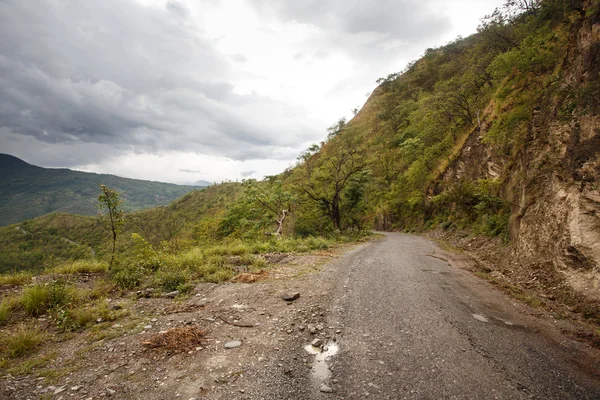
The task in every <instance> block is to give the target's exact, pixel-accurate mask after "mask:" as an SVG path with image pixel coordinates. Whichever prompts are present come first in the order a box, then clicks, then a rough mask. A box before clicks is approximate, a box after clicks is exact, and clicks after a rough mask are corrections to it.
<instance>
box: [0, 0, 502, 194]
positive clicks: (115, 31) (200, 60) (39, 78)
mask: <svg viewBox="0 0 600 400" xmlns="http://www.w3.org/2000/svg"><path fill="white" fill-rule="evenodd" d="M502 2H503V1H502V0H477V1H474V0H473V1H468V0H395V1H394V0H372V1H366V0H293V1H292V0H102V1H96V0H0V37H1V38H2V40H0V153H8V154H12V155H15V156H17V157H20V158H23V159H24V160H26V161H27V162H29V163H32V164H36V165H41V166H45V167H66V168H72V169H79V170H83V171H91V172H102V173H112V174H116V175H120V176H125V177H131V178H140V179H149V180H159V181H165V182H174V183H194V182H197V181H201V180H204V181H210V182H220V181H222V180H228V179H231V180H236V179H243V178H246V177H255V178H262V177H263V176H264V175H269V174H275V173H278V172H281V171H282V170H283V169H285V168H286V167H287V166H289V165H290V164H291V163H292V162H293V160H295V158H296V157H297V155H298V154H299V153H300V152H301V151H302V150H303V149H305V148H307V147H308V146H309V145H310V144H311V143H316V142H319V141H321V140H323V139H324V138H325V136H326V129H327V127H328V126H330V125H332V124H333V123H334V122H335V121H336V120H337V119H339V118H340V117H342V116H346V117H350V115H351V111H350V110H351V109H352V108H354V107H357V106H362V105H363V103H364V101H365V100H366V96H367V95H368V94H369V93H370V92H371V91H372V90H373V89H374V88H375V80H377V78H379V77H382V76H386V75H388V74H389V73H392V72H397V71H399V70H402V69H403V68H404V66H405V65H406V64H407V63H408V62H409V61H411V60H414V59H416V58H418V57H419V55H421V54H423V52H424V50H425V49H426V48H428V47H437V46H440V45H443V44H445V43H447V42H449V41H451V40H453V39H455V38H456V37H457V36H458V35H462V36H467V35H469V34H471V33H473V32H475V29H476V27H477V25H478V23H479V19H480V18H481V17H482V16H483V15H485V14H489V13H490V12H491V11H492V10H493V9H494V8H495V7H496V6H498V5H500V4H501V3H502Z"/></svg>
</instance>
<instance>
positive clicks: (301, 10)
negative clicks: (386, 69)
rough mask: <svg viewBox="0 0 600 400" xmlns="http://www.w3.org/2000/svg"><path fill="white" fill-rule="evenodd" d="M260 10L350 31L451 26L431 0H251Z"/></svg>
mask: <svg viewBox="0 0 600 400" xmlns="http://www.w3.org/2000/svg"><path fill="white" fill-rule="evenodd" d="M252 2H253V3H254V4H256V5H257V6H259V7H261V8H262V9H263V10H275V12H276V13H278V14H280V15H281V16H282V17H284V18H287V19H291V20H296V21H298V22H302V23H310V24H313V25H316V26H319V27H322V28H324V29H331V30H339V31H343V32H346V33H350V34H356V33H362V32H378V33H383V34H386V35H390V37H400V38H402V39H407V40H409V39H412V40H414V39H419V40H421V39H423V38H426V37H431V36H437V35H439V34H440V33H442V32H444V31H445V30H447V29H449V28H450V21H449V20H448V19H447V18H445V17H443V16H441V15H439V14H438V13H437V12H436V8H435V7H431V6H432V4H435V1H433V0H401V1H394V0H373V1H364V0H297V1H288V0H252Z"/></svg>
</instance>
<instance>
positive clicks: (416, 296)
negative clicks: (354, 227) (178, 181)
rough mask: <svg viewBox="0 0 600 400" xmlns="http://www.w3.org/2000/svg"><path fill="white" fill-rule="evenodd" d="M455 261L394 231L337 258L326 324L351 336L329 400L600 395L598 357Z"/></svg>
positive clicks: (336, 362)
mask: <svg viewBox="0 0 600 400" xmlns="http://www.w3.org/2000/svg"><path fill="white" fill-rule="evenodd" d="M448 258H449V255H448V254H445V253H444V252H442V251H441V250H440V249H439V248H438V247H437V246H436V245H434V244H433V243H432V242H431V241H429V240H427V239H424V238H421V237H416V236H410V235H403V234H387V235H386V237H385V238H384V239H382V240H380V241H378V242H375V243H373V244H371V245H369V246H366V247H364V248H363V249H361V250H360V251H357V252H355V253H353V254H351V255H349V256H347V257H345V258H342V259H341V260H340V261H339V262H338V265H337V268H338V269H337V274H338V276H337V284H336V288H335V292H334V293H333V296H332V299H333V300H332V305H331V317H330V318H329V320H328V324H332V325H336V326H339V327H340V329H341V331H343V332H344V335H343V336H342V337H341V338H340V339H339V340H338V345H339V353H338V354H337V355H335V356H334V357H332V358H331V361H330V363H331V366H332V368H333V374H332V378H331V379H335V382H336V383H335V384H331V387H332V388H333V389H334V390H335V392H334V393H332V394H328V395H327V396H332V395H333V396H334V398H344V399H363V398H365V396H369V398H376V399H404V398H407V399H442V398H447V399H526V398H539V399H587V398H589V399H599V398H600V363H599V358H598V352H597V351H593V350H590V349H589V348H588V347H587V346H586V345H583V344H582V343H577V342H574V341H572V340H569V339H566V338H565V337H564V336H562V335H560V333H558V332H557V329H556V328H555V327H554V326H552V324H553V323H554V321H552V320H544V319H539V318H534V317H532V316H530V315H528V311H530V310H528V309H527V307H525V306H523V305H520V304H515V301H514V300H511V299H509V298H507V297H506V296H505V295H503V294H501V293H500V292H498V291H497V290H496V289H494V288H493V287H491V286H490V285H489V284H488V283H486V282H483V281H482V280H480V279H479V278H477V277H474V276H472V275H471V274H470V273H469V272H467V271H464V270H461V269H460V268H459V267H458V266H456V265H452V264H451V263H450V262H449V261H448ZM323 396H325V394H323Z"/></svg>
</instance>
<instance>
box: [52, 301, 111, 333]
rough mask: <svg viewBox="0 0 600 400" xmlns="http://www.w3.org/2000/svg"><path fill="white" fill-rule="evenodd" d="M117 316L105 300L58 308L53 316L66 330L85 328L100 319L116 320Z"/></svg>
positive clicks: (101, 320)
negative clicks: (81, 305) (71, 307)
mask: <svg viewBox="0 0 600 400" xmlns="http://www.w3.org/2000/svg"><path fill="white" fill-rule="evenodd" d="M116 318H117V316H116V315H115V314H114V312H113V311H111V310H110V309H109V308H108V306H107V305H106V303H104V302H101V303H99V304H89V305H85V306H83V307H78V308H73V309H69V308H58V309H56V310H55V312H54V315H53V317H52V319H53V321H54V323H55V324H56V326H57V327H58V328H59V329H60V330H62V331H64V332H71V331H76V330H80V329H85V328H86V327H88V326H89V325H92V324H94V323H97V322H99V321H100V322H104V321H114V320H115V319H116Z"/></svg>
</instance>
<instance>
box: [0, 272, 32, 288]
mask: <svg viewBox="0 0 600 400" xmlns="http://www.w3.org/2000/svg"><path fill="white" fill-rule="evenodd" d="M32 276H33V274H32V273H31V272H27V271H19V272H12V273H9V274H3V275H0V286H1V285H7V286H21V285H26V284H28V283H29V282H31V278H32Z"/></svg>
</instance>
